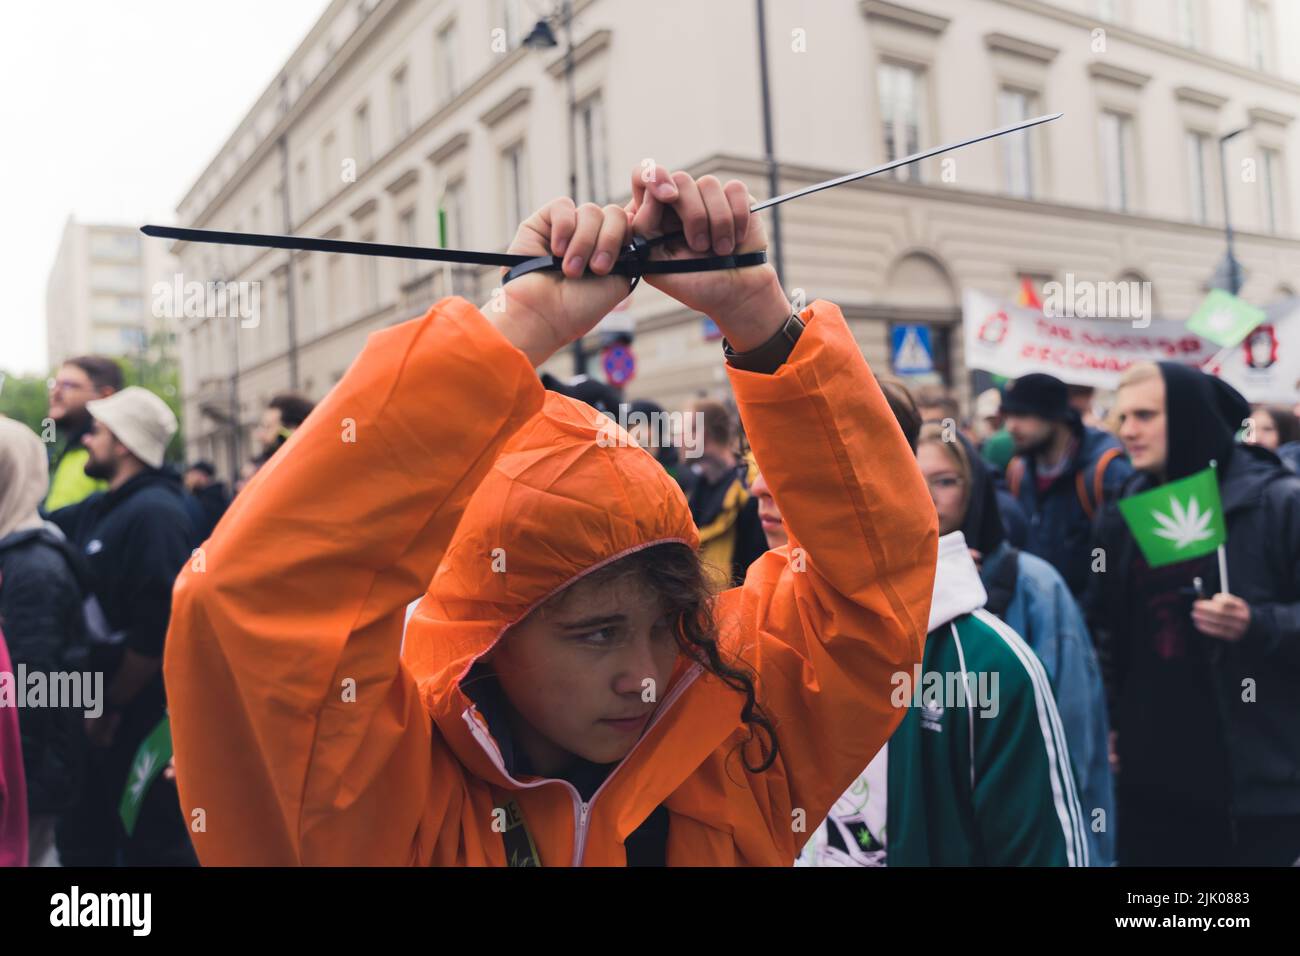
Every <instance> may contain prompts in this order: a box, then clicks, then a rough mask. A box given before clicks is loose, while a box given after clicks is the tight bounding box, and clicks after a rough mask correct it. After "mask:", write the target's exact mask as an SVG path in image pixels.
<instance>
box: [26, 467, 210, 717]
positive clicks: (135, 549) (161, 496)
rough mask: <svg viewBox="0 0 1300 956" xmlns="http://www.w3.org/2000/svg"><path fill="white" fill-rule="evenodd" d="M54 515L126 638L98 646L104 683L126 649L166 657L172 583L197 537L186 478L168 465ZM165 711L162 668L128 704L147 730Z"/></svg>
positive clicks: (116, 630) (111, 625) (113, 626)
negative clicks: (187, 499) (187, 503)
mask: <svg viewBox="0 0 1300 956" xmlns="http://www.w3.org/2000/svg"><path fill="white" fill-rule="evenodd" d="M50 518H51V520H52V521H54V522H55V523H56V524H58V525H59V527H60V528H62V529H63V532H64V534H66V535H67V536H68V540H69V541H71V542H72V543H73V544H75V545H76V546H77V548H78V549H79V550H80V551H81V553H82V554H83V555H84V556H85V559H86V562H87V564H88V566H89V568H90V584H91V588H92V590H93V592H94V595H95V597H96V599H97V600H98V601H99V605H100V607H101V608H102V609H103V612H104V617H105V620H106V622H107V626H108V630H109V631H110V633H113V634H120V635H121V641H120V643H113V644H109V645H105V644H95V645H93V646H92V661H93V662H94V663H95V665H96V666H100V667H103V668H104V670H105V681H106V682H108V681H111V680H112V674H113V672H114V671H115V670H116V667H117V663H118V661H119V660H120V658H121V652H122V649H123V648H128V649H130V650H133V651H135V652H136V653H138V654H142V655H144V656H146V657H157V658H161V657H162V655H163V642H164V640H165V638H166V636H167V622H168V619H169V618H170V617H171V606H172V584H173V583H174V582H175V580H176V575H177V574H178V573H179V572H180V569H181V567H182V566H184V564H185V561H186V559H188V558H189V556H190V551H191V541H192V539H193V535H194V529H193V526H192V525H191V523H190V518H189V514H188V512H187V511H186V508H185V499H184V491H183V490H182V488H181V484H180V479H179V478H178V477H177V476H176V474H175V473H174V472H171V471H169V470H162V469H155V470H150V471H146V472H143V473H141V474H139V475H136V476H135V477H134V478H132V479H130V480H129V481H128V482H126V484H124V485H122V487H120V488H118V489H116V490H115V491H103V492H96V493H95V494H93V495H91V496H90V497H89V498H87V499H85V500H84V501H81V502H78V503H77V504H75V505H70V506H69V507H67V508H60V509H59V510H58V511H55V512H54V513H53V514H52V515H51V516H50ZM106 686H107V684H106ZM164 710H165V699H164V696H163V682H162V672H161V671H159V673H158V675H157V677H156V679H155V680H154V681H152V682H151V683H150V684H149V685H148V686H147V687H146V688H145V689H144V690H143V691H141V692H140V694H139V695H138V697H137V699H136V700H135V701H133V702H132V704H131V706H130V707H128V713H127V715H125V716H124V723H132V724H137V725H138V726H139V727H144V732H148V729H150V728H149V727H146V726H145V725H146V724H149V721H150V720H151V719H152V720H153V721H154V722H156V720H158V719H161V716H162V713H163V711H164ZM133 712H134V715H135V717H136V718H137V719H136V720H132V714H133Z"/></svg>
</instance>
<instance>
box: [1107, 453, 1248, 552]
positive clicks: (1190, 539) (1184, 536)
mask: <svg viewBox="0 0 1300 956" xmlns="http://www.w3.org/2000/svg"><path fill="white" fill-rule="evenodd" d="M1119 510H1120V513H1121V514H1122V515H1123V516H1124V520H1125V521H1126V522H1127V523H1128V526H1129V530H1130V531H1132V532H1133V537H1134V538H1136V539H1137V543H1138V547H1139V548H1141V549H1142V556H1143V557H1144V558H1146V560H1147V564H1149V565H1150V566H1151V567H1153V568H1158V567H1161V566H1163V565H1166V564H1174V563H1176V562H1178V561H1186V560H1187V559H1189V558H1199V557H1200V556H1201V555H1203V554H1209V553H1210V552H1211V551H1214V550H1215V549H1216V548H1218V547H1219V545H1221V544H1223V543H1224V542H1225V541H1227V540H1228V531H1227V529H1226V528H1225V527H1224V524H1223V504H1222V503H1221V502H1220V501H1219V480H1218V477H1217V476H1216V474H1215V470H1214V469H1213V468H1206V469H1204V470H1203V471H1198V472H1197V473H1196V474H1194V475H1189V476H1187V477H1186V478H1180V479H1179V480H1178V481H1171V482H1169V483H1168V484H1165V485H1161V486H1160V487H1159V488H1153V489H1152V490H1151V491H1145V492H1143V493H1142V494H1140V495H1134V496H1133V497H1131V498H1121V499H1120V502H1119Z"/></svg>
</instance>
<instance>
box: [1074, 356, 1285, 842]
mask: <svg viewBox="0 0 1300 956" xmlns="http://www.w3.org/2000/svg"><path fill="white" fill-rule="evenodd" d="M1117 403H1118V404H1117V412H1118V414H1119V420H1120V428H1119V436H1120V438H1121V440H1122V441H1123V442H1124V445H1125V449H1126V451H1127V452H1128V454H1129V456H1130V459H1131V460H1132V462H1133V466H1134V468H1136V469H1137V471H1136V473H1135V474H1134V475H1133V477H1132V478H1130V479H1129V480H1128V482H1126V484H1125V486H1124V488H1123V490H1122V492H1121V497H1128V496H1131V495H1135V494H1138V493H1140V492H1142V491H1146V490H1148V489H1150V488H1153V487H1156V486H1158V485H1161V484H1164V483H1166V482H1170V481H1176V480H1178V479H1180V478H1186V477H1187V476H1189V475H1191V474H1194V473H1196V472H1198V471H1201V470H1203V469H1204V468H1206V467H1208V466H1209V465H1210V463H1211V462H1212V461H1213V462H1215V463H1216V466H1217V474H1218V480H1219V495H1220V499H1221V501H1222V506H1223V512H1224V520H1225V523H1226V526H1227V535H1228V536H1227V544H1226V555H1227V567H1228V578H1229V582H1228V583H1229V585H1230V587H1231V593H1222V592H1223V588H1222V587H1221V583H1220V580H1219V570H1218V562H1217V560H1216V557H1215V555H1214V554H1213V553H1212V554H1209V555H1206V556H1204V557H1202V558H1197V559H1192V560H1188V561H1183V562H1179V563H1177V564H1172V565H1167V566H1164V567H1159V568H1152V567H1150V566H1148V565H1147V563H1146V561H1145V560H1144V559H1143V557H1142V554H1141V552H1140V550H1139V549H1138V548H1137V546H1136V542H1135V541H1134V539H1133V536H1132V534H1131V532H1130V531H1129V529H1128V527H1127V525H1126V524H1125V522H1124V521H1123V518H1122V517H1121V515H1120V513H1119V509H1118V506H1117V505H1115V504H1111V505H1110V506H1108V507H1107V508H1106V510H1105V511H1104V512H1103V513H1102V514H1101V515H1100V516H1099V521H1098V524H1097V529H1096V531H1097V544H1099V545H1100V547H1102V548H1103V549H1104V556H1105V560H1106V565H1105V571H1104V572H1098V573H1094V574H1093V575H1092V582H1091V587H1090V590H1089V600H1088V602H1087V603H1088V610H1089V617H1090V623H1091V625H1092V627H1093V633H1094V635H1096V638H1097V641H1098V644H1099V648H1100V650H1101V656H1102V666H1103V673H1104V675H1105V678H1106V685H1107V696H1108V703H1109V705H1110V717H1111V727H1112V729H1113V732H1114V735H1115V736H1116V738H1117V739H1116V753H1115V757H1116V759H1117V762H1118V778H1117V779H1118V781H1119V784H1118V824H1117V825H1118V836H1119V859H1120V863H1121V864H1125V865H1189V864H1191V865H1195V864H1238V865H1241V864H1265V865H1288V864H1291V863H1293V862H1294V861H1296V860H1297V858H1300V477H1297V476H1296V475H1294V474H1291V473H1289V472H1288V471H1287V470H1286V469H1284V468H1283V467H1282V465H1281V464H1280V463H1279V462H1278V460H1277V458H1276V456H1274V455H1273V454H1272V453H1271V452H1269V451H1266V450H1264V449H1262V448H1258V447H1256V446H1250V445H1241V444H1238V443H1237V442H1236V433H1237V431H1238V429H1240V427H1241V425H1242V422H1243V421H1244V420H1245V419H1246V418H1248V417H1249V416H1250V406H1249V405H1248V404H1247V403H1246V401H1245V399H1243V398H1242V396H1241V395H1240V394H1239V393H1238V392H1237V391H1236V390H1235V389H1233V388H1232V387H1231V386H1230V385H1228V384H1227V383H1225V382H1223V381H1220V380H1219V379H1217V378H1213V377H1211V376H1208V375H1205V374H1204V373H1202V372H1200V371H1197V370H1194V369H1190V368H1186V367H1184V366H1181V365H1176V364H1173V363H1164V362H1162V363H1160V364H1159V365H1158V366H1156V365H1150V364H1144V365H1140V366H1135V367H1134V368H1132V369H1130V371H1129V372H1128V373H1126V375H1125V377H1124V379H1123V380H1122V381H1121V384H1120V389H1119V394H1118V399H1117Z"/></svg>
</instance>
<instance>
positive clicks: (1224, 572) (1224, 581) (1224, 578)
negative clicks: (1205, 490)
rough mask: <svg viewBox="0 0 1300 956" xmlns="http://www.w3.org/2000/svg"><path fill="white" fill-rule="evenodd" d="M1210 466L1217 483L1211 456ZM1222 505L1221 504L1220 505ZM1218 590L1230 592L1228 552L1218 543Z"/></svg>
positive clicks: (1225, 525)
mask: <svg viewBox="0 0 1300 956" xmlns="http://www.w3.org/2000/svg"><path fill="white" fill-rule="evenodd" d="M1210 467H1211V468H1212V469H1214V484H1215V486H1216V487H1217V486H1218V484H1219V463H1218V462H1217V461H1215V460H1214V459H1213V458H1211V459H1210ZM1220 507H1222V505H1220ZM1224 530H1225V531H1226V530H1227V522H1226V521H1225V522H1224ZM1219 592H1220V593H1221V594H1231V593H1232V592H1231V591H1229V590H1228V552H1227V551H1226V550H1224V546H1223V545H1222V544H1221V545H1219Z"/></svg>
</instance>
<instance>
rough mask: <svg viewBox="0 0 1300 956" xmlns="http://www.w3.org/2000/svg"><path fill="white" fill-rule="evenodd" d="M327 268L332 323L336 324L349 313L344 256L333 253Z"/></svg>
mask: <svg viewBox="0 0 1300 956" xmlns="http://www.w3.org/2000/svg"><path fill="white" fill-rule="evenodd" d="M325 268H326V270H327V281H328V282H329V297H330V301H329V317H330V324H331V325H336V324H337V323H338V322H339V321H341V320H342V318H343V317H344V316H345V315H347V314H348V304H347V294H348V289H347V283H346V282H345V281H344V278H343V256H339V255H331V256H330V257H329V259H328V265H327V266H326V267H325Z"/></svg>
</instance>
